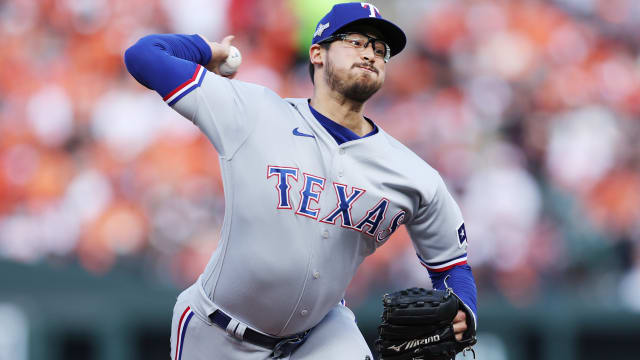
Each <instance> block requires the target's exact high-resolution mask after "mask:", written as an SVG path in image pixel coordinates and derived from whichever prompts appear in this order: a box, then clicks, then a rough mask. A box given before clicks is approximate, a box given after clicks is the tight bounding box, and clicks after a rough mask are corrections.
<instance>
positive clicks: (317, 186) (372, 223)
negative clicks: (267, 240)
mask: <svg viewBox="0 0 640 360" xmlns="http://www.w3.org/2000/svg"><path fill="white" fill-rule="evenodd" d="M299 175H300V171H299V169H297V168H292V167H287V166H273V165H269V166H267V179H269V178H272V177H274V178H276V180H277V181H276V186H275V188H276V194H277V199H278V200H277V209H290V210H293V204H292V203H291V197H290V192H291V187H292V186H291V183H292V181H293V182H296V183H297V182H298V180H299V177H300V176H299ZM301 180H302V187H301V188H300V201H299V202H298V205H297V208H296V211H295V214H296V215H301V216H306V217H308V218H311V219H314V220H317V221H320V222H322V223H325V224H331V225H336V222H337V221H338V219H340V222H341V224H340V226H342V227H343V228H347V229H351V230H354V231H358V232H362V233H364V234H367V235H369V236H371V237H374V238H375V239H376V241H377V242H384V241H386V240H387V239H388V238H389V236H391V234H393V232H394V231H396V229H398V227H399V226H400V225H401V224H402V223H403V221H404V219H405V215H406V212H405V211H404V210H400V211H399V212H398V213H396V214H395V215H394V216H393V217H392V218H391V222H390V224H389V227H387V228H384V229H380V225H381V224H382V222H383V221H384V219H385V216H386V213H387V209H388V208H389V199H387V198H384V197H383V198H381V199H380V201H378V203H377V204H376V205H374V206H373V207H372V208H370V209H369V210H367V212H366V213H365V214H364V215H363V216H362V218H361V219H359V220H358V221H354V220H353V214H352V212H351V210H352V208H353V205H354V204H355V203H356V201H357V200H358V199H359V198H360V197H361V196H362V195H364V193H365V192H367V190H365V189H360V188H357V187H354V186H351V187H349V186H348V185H345V184H340V183H336V182H334V183H333V189H334V193H335V196H336V206H335V208H333V209H332V210H331V211H329V212H327V213H326V214H325V215H324V216H322V217H320V211H321V209H320V208H316V205H317V204H319V202H320V195H321V194H322V192H324V191H325V184H326V179H325V178H323V177H320V176H316V175H312V174H309V173H305V172H303V173H302V179H301ZM318 219H320V220H318Z"/></svg>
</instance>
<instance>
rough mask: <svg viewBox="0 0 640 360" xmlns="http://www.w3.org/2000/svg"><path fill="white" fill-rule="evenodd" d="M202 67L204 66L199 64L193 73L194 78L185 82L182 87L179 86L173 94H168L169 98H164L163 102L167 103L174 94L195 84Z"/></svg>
mask: <svg viewBox="0 0 640 360" xmlns="http://www.w3.org/2000/svg"><path fill="white" fill-rule="evenodd" d="M201 67H202V65H200V64H198V66H196V72H194V73H193V76H192V77H191V79H189V80H187V81H185V82H183V83H182V85H180V86H178V87H177V88H175V89H174V90H173V91H172V92H170V93H169V94H167V96H165V97H163V98H162V100H164V101H167V99H169V98H170V97H172V96H173V94H175V93H177V92H178V91H180V90H182V88H184V87H185V86H187V85H189V84H190V83H191V82H193V81H194V80H195V79H196V76H198V72H199V71H200V68H201Z"/></svg>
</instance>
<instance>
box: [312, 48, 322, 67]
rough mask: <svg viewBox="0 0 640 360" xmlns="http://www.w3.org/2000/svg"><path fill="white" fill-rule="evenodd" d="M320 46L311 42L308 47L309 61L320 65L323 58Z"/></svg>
mask: <svg viewBox="0 0 640 360" xmlns="http://www.w3.org/2000/svg"><path fill="white" fill-rule="evenodd" d="M321 50H322V47H321V46H320V45H318V44H313V45H311V47H310V48H309V61H310V62H311V64H314V65H322V64H323V63H324V58H323V56H322V51H321Z"/></svg>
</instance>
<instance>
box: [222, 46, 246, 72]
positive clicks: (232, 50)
mask: <svg viewBox="0 0 640 360" xmlns="http://www.w3.org/2000/svg"><path fill="white" fill-rule="evenodd" d="M240 63H242V55H240V50H238V48H237V47H235V46H233V45H231V46H230V47H229V56H227V59H226V60H225V61H224V62H223V63H222V64H220V75H222V76H229V75H232V74H233V73H235V72H236V71H238V67H239V66H240Z"/></svg>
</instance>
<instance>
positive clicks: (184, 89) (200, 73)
mask: <svg viewBox="0 0 640 360" xmlns="http://www.w3.org/2000/svg"><path fill="white" fill-rule="evenodd" d="M205 73H206V71H205V68H204V67H203V66H202V65H198V66H196V70H195V72H194V73H193V76H192V77H191V78H190V79H189V80H187V81H185V82H184V83H182V84H181V85H180V86H178V87H177V88H175V89H174V90H173V91H171V92H170V93H169V94H167V95H166V96H164V97H163V98H162V100H164V101H165V102H166V103H167V104H168V105H169V106H173V104H175V103H176V102H177V101H178V100H180V99H182V98H183V97H184V96H185V95H187V94H188V93H190V92H191V91H193V90H194V89H195V88H197V87H198V86H200V84H202V80H203V79H204V75H205Z"/></svg>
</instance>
